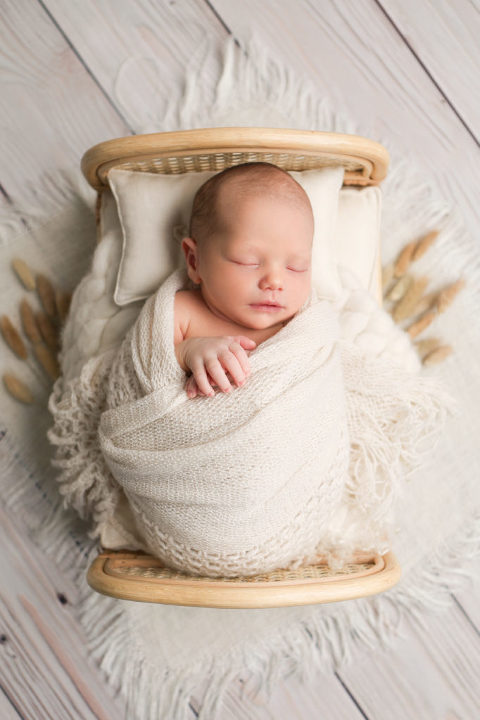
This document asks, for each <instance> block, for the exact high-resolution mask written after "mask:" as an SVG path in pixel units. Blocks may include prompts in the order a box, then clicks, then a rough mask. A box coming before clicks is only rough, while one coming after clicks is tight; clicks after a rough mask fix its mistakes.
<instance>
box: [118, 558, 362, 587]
mask: <svg viewBox="0 0 480 720" xmlns="http://www.w3.org/2000/svg"><path fill="white" fill-rule="evenodd" d="M374 566H375V560H372V561H370V562H365V563H352V564H349V565H345V566H344V567H343V568H342V569H341V570H331V569H330V568H328V567H327V566H326V565H310V566H308V567H302V568H299V569H298V570H273V571H272V572H269V573H265V574H263V575H253V576H251V577H234V578H211V577H205V576H194V575H184V574H182V573H179V572H176V571H175V570H170V569H169V568H165V567H141V566H135V565H132V566H115V567H112V566H110V567H109V570H108V574H109V575H114V576H117V577H118V576H121V577H126V576H127V577H131V578H136V577H141V578H149V579H153V580H188V581H189V582H190V581H196V582H215V581H217V582H222V583H231V584H235V583H240V582H241V583H246V582H248V583H252V584H254V583H264V582H290V581H294V580H322V579H326V578H338V579H341V578H343V577H345V576H352V575H356V574H357V573H362V574H363V573H365V572H366V571H371V570H372V569H373V568H374Z"/></svg>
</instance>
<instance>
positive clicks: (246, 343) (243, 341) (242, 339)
mask: <svg viewBox="0 0 480 720" xmlns="http://www.w3.org/2000/svg"><path fill="white" fill-rule="evenodd" d="M232 340H234V342H237V343H238V344H239V345H241V346H242V347H243V348H245V350H254V349H255V348H256V347H257V343H256V342H255V340H252V339H251V338H249V337H247V336H246V335H234V336H233V338H232Z"/></svg>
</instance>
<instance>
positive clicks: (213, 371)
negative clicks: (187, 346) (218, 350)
mask: <svg viewBox="0 0 480 720" xmlns="http://www.w3.org/2000/svg"><path fill="white" fill-rule="evenodd" d="M205 366H206V367H207V369H208V372H209V373H210V376H211V377H212V378H213V380H214V381H215V382H216V383H217V385H218V387H219V388H220V390H222V392H230V390H231V389H232V386H231V384H230V381H229V379H228V378H227V376H226V374H225V371H224V369H223V367H222V366H221V364H220V361H219V360H218V358H212V359H210V360H207V361H206V363H205Z"/></svg>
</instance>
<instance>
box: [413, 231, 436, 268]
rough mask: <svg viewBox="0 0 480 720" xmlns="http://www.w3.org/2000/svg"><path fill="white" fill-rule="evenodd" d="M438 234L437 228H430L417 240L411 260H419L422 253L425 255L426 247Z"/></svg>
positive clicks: (431, 243)
mask: <svg viewBox="0 0 480 720" xmlns="http://www.w3.org/2000/svg"><path fill="white" fill-rule="evenodd" d="M438 234H439V230H432V232H429V233H428V234H427V235H425V236H424V237H423V238H421V239H420V240H419V241H418V242H417V246H416V248H415V249H414V251H413V255H412V262H415V261H416V260H419V259H420V258H421V257H422V256H423V255H425V253H426V252H427V250H428V248H429V247H430V246H431V245H433V243H434V242H435V240H436V239H437V236H438Z"/></svg>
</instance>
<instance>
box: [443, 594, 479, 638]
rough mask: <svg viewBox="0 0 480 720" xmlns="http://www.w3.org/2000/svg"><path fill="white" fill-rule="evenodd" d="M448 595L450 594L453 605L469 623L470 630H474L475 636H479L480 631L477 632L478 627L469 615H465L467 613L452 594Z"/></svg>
mask: <svg viewBox="0 0 480 720" xmlns="http://www.w3.org/2000/svg"><path fill="white" fill-rule="evenodd" d="M450 594H451V596H452V598H453V599H454V601H455V603H456V604H457V606H458V609H459V610H460V612H462V613H463V615H464V616H465V619H466V620H467V621H468V622H469V623H470V625H471V626H472V628H473V629H474V630H475V632H476V633H477V635H480V630H479V629H478V627H477V626H476V625H475V623H474V622H473V620H472V618H471V617H470V615H469V614H468V613H467V611H466V610H465V608H464V607H463V605H462V603H461V602H460V601H459V600H457V598H456V596H455V595H454V594H453V593H450Z"/></svg>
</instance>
